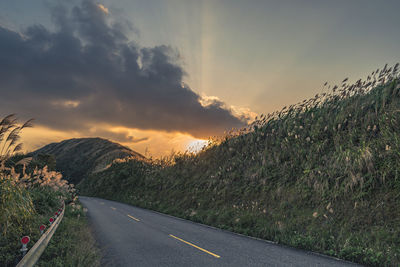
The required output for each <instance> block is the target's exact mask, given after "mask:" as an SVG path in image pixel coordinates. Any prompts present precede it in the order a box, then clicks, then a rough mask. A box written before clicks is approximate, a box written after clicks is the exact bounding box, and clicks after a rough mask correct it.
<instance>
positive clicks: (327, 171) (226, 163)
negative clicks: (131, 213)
mask: <svg viewBox="0 0 400 267" xmlns="http://www.w3.org/2000/svg"><path fill="white" fill-rule="evenodd" d="M398 66H399V65H398V64H397V65H396V66H394V67H391V68H388V67H387V66H385V67H384V68H383V69H382V70H379V69H378V70H376V71H374V72H373V73H372V74H370V75H369V76H368V77H367V79H366V80H365V81H361V80H359V81H357V82H356V83H355V84H348V81H347V79H345V80H343V82H342V84H340V85H339V86H328V85H327V84H325V87H324V90H325V91H324V92H322V93H321V94H318V95H316V96H315V97H314V98H312V99H308V100H304V101H303V102H301V103H299V104H296V105H292V106H289V107H284V108H283V109H282V110H281V111H279V112H274V113H272V114H268V115H267V116H264V115H262V116H261V117H260V118H258V119H257V120H256V121H255V122H254V123H253V124H252V125H250V126H249V127H247V128H246V129H241V130H239V131H235V132H232V133H229V134H228V135H227V136H226V137H225V138H223V139H222V140H217V141H215V140H214V141H212V142H210V144H209V146H207V147H206V148H204V149H203V150H202V151H201V152H200V153H198V154H191V153H183V154H175V155H173V156H171V157H169V158H164V159H161V160H155V161H152V162H149V161H137V160H131V161H127V162H122V161H119V162H116V163H115V164H113V165H112V166H111V167H110V168H109V169H107V170H105V171H103V172H101V173H97V174H93V175H91V176H89V177H88V178H86V179H84V180H83V181H82V182H81V183H80V184H79V187H78V188H79V190H80V192H81V194H85V195H88V196H97V197H103V198H106V199H112V200H117V201H122V202H126V203H130V204H133V205H137V206H140V207H144V208H149V209H153V210H157V211H160V212H164V213H168V214H171V215H175V216H178V217H182V218H186V219H190V220H193V221H196V222H201V223H204V224H208V225H213V226H216V227H219V228H223V229H228V230H231V231H235V232H238V233H242V234H246V235H250V236H255V237H259V238H263V239H268V240H273V241H276V242H278V243H282V244H286V245H289V246H293V247H297V248H302V249H307V250H312V251H317V252H321V253H324V254H327V255H331V256H335V257H339V258H342V259H346V260H350V261H354V262H357V263H361V264H366V265H370V266H398V265H399V264H400V83H399V74H398V73H399V72H398Z"/></svg>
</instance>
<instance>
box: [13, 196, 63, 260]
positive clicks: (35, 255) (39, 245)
mask: <svg viewBox="0 0 400 267" xmlns="http://www.w3.org/2000/svg"><path fill="white" fill-rule="evenodd" d="M64 211H65V204H64V203H63V210H62V212H61V213H60V215H59V216H58V217H57V219H56V220H55V221H54V222H53V223H52V224H51V226H50V227H49V229H48V230H47V231H46V232H45V233H44V234H43V235H42V236H41V237H40V239H39V240H38V241H37V242H36V243H35V245H33V247H32V248H31V249H30V250H29V251H28V253H26V255H25V256H24V257H23V258H22V259H21V261H20V262H19V263H18V264H17V266H16V267H31V266H34V265H35V264H36V262H37V261H38V260H39V258H40V256H41V255H42V253H43V251H44V250H45V249H46V247H47V244H48V243H49V241H50V239H51V237H52V236H53V234H54V232H55V231H56V230H57V227H58V225H59V224H60V222H61V220H62V218H63V217H64Z"/></svg>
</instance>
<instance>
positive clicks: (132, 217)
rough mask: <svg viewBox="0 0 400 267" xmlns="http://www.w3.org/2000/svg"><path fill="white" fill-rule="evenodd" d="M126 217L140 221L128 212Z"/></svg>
mask: <svg viewBox="0 0 400 267" xmlns="http://www.w3.org/2000/svg"><path fill="white" fill-rule="evenodd" d="M128 217H129V218H131V219H134V220H135V221H137V222H140V220H139V219H137V218H135V217H133V216H131V215H129V214H128Z"/></svg>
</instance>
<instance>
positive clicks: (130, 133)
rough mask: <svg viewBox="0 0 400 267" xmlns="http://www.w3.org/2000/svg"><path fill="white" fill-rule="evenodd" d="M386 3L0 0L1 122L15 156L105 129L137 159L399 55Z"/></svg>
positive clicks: (392, 8)
mask: <svg viewBox="0 0 400 267" xmlns="http://www.w3.org/2000/svg"><path fill="white" fill-rule="evenodd" d="M399 8H400V2H399V1H389V0H385V1H374V0H371V1H368V0H360V1H358V0H352V1H341V0H336V1H324V0H318V1H317V0H315V1H313V0H309V1H306V0H293V1H287V0H279V1H268V0H264V1H258V0H249V1H239V0H237V1H236V0H209V1H200V0H186V1H183V0H147V1H139V0H113V1H111V0H103V1H93V0H83V1H81V0H79V1H78V0H73V1H50V0H39V1H31V0H14V1H5V0H1V1H0V62H1V64H0V116H4V115H7V114H10V113H17V114H18V116H19V117H20V118H21V120H25V119H28V118H32V117H33V118H35V127H34V128H32V129H26V130H25V132H24V133H23V136H22V137H23V141H24V145H25V149H26V150H33V149H36V148H38V147H40V146H42V145H45V144H47V143H49V142H57V141H61V140H63V139H67V138H77V137H90V136H92V137H96V136H99V137H104V138H108V139H110V140H113V141H116V142H119V143H121V144H123V145H126V146H128V147H130V148H132V149H134V150H135V151H138V152H139V153H142V154H145V155H146V156H153V157H159V156H162V155H167V154H169V153H171V151H184V150H186V149H188V148H193V147H195V148H196V147H200V146H201V144H203V143H204V142H205V141H203V140H207V139H208V137H209V136H217V135H221V134H223V133H224V131H229V130H230V129H232V128H240V127H243V126H244V125H246V124H247V123H248V122H249V121H251V120H252V119H254V117H255V116H256V115H259V114H262V113H264V114H266V113H269V112H273V111H275V110H279V109H281V108H282V107H283V106H286V105H290V104H294V103H297V102H299V101H302V100H303V99H306V98H309V97H312V96H314V95H315V94H316V93H320V92H321V91H322V90H323V87H322V85H323V83H325V82H326V81H327V82H329V83H330V84H336V83H339V82H340V81H341V80H343V79H344V78H346V77H349V78H350V80H353V81H354V80H358V79H359V78H364V77H366V75H368V74H369V73H371V72H372V71H373V70H375V69H377V68H380V67H383V66H384V65H385V64H386V63H388V64H389V65H394V64H395V63H397V62H399V61H400V53H399V50H400V28H399V27H398V10H400V9H399Z"/></svg>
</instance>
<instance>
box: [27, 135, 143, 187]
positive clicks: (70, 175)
mask: <svg viewBox="0 0 400 267" xmlns="http://www.w3.org/2000/svg"><path fill="white" fill-rule="evenodd" d="M32 154H33V155H37V154H49V155H53V156H54V157H55V159H56V169H57V170H58V171H60V172H62V173H63V175H64V177H65V179H67V180H68V181H69V182H71V183H73V184H78V183H79V182H80V181H81V180H82V179H83V178H84V177H85V176H87V175H89V174H91V173H95V172H99V171H101V170H104V169H105V168H107V167H108V166H109V165H110V164H111V163H112V162H113V161H114V160H116V159H125V158H133V159H137V160H144V159H145V157H144V156H142V155H141V154H139V153H137V152H135V151H133V150H131V149H130V148H127V147H125V146H122V145H120V144H118V143H114V142H111V141H109V140H106V139H103V138H98V137H96V138H73V139H68V140H64V141H61V142H59V143H51V144H48V145H46V146H44V147H42V148H40V149H38V150H36V151H34V152H32Z"/></svg>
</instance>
